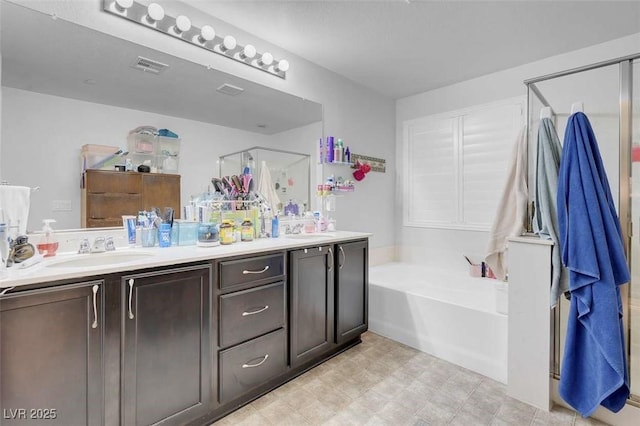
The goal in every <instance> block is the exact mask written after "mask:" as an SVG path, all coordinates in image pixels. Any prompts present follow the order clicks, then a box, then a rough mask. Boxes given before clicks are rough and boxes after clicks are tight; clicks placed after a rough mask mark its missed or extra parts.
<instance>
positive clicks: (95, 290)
mask: <svg viewBox="0 0 640 426" xmlns="http://www.w3.org/2000/svg"><path fill="white" fill-rule="evenodd" d="M98 288H100V287H98V285H97V284H96V285H94V286H93V288H92V290H93V324H91V328H98V307H97V306H96V295H97V294H98Z"/></svg>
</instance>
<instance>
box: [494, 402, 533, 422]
mask: <svg viewBox="0 0 640 426" xmlns="http://www.w3.org/2000/svg"><path fill="white" fill-rule="evenodd" d="M535 412H536V409H535V408H534V407H532V406H530V405H527V404H524V403H522V402H520V401H516V400H515V399H512V398H509V397H507V398H506V399H505V402H504V403H503V404H502V406H501V407H500V409H499V410H498V412H497V413H496V418H498V419H500V420H503V421H505V422H507V423H511V424H517V425H521V424H529V423H531V421H532V420H533V416H534V415H535Z"/></svg>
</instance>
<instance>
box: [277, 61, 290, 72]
mask: <svg viewBox="0 0 640 426" xmlns="http://www.w3.org/2000/svg"><path fill="white" fill-rule="evenodd" d="M276 71H282V72H287V71H289V61H287V60H286V59H280V61H278V64H277V65H276Z"/></svg>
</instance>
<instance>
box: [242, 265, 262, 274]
mask: <svg viewBox="0 0 640 426" xmlns="http://www.w3.org/2000/svg"><path fill="white" fill-rule="evenodd" d="M268 270H269V265H267V266H265V267H264V268H262V269H261V270H259V271H247V270H246V269H245V270H244V271H242V275H247V274H262V273H264V272H267V271H268Z"/></svg>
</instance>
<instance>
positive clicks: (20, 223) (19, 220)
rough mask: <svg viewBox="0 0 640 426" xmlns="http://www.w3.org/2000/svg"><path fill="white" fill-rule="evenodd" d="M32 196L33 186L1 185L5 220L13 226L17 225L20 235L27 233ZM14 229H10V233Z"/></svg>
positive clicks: (0, 202) (0, 191) (0, 194)
mask: <svg viewBox="0 0 640 426" xmlns="http://www.w3.org/2000/svg"><path fill="white" fill-rule="evenodd" d="M30 197H31V188H29V187H28V186H13V185H0V209H2V211H3V213H4V220H5V221H6V223H7V224H8V225H9V226H10V227H11V228H13V227H14V226H17V227H18V234H20V235H23V234H26V233H27V221H28V220H29V205H30V202H31V198H30ZM0 220H2V218H1V217H0ZM12 231H13V229H10V230H9V233H11V232H12Z"/></svg>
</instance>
